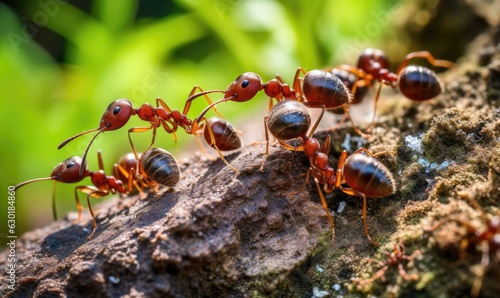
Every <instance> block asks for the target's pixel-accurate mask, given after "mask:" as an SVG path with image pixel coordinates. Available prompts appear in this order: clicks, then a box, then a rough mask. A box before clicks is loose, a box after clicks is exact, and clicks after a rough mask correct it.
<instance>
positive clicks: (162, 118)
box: [57, 87, 241, 174]
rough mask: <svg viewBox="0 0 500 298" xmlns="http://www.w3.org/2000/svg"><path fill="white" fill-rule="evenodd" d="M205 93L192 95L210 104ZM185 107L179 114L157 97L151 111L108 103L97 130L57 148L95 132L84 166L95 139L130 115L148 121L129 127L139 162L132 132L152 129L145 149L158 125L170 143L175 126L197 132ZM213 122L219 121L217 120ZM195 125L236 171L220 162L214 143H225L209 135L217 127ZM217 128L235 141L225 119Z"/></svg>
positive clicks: (123, 103) (146, 107) (122, 101)
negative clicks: (226, 130)
mask: <svg viewBox="0 0 500 298" xmlns="http://www.w3.org/2000/svg"><path fill="white" fill-rule="evenodd" d="M196 88H197V87H195V88H193V90H192V91H191V95H192V94H193V93H194V91H195V90H196ZM209 92H212V91H203V92H199V93H196V95H200V94H201V95H204V96H205V98H206V100H207V101H208V102H209V103H211V101H210V99H209V98H208V97H207V96H206V94H207V93H209ZM189 107H190V106H189V105H186V107H185V109H184V111H183V113H181V112H180V111H178V110H171V109H170V108H169V107H168V105H167V104H166V103H165V102H164V101H163V100H162V99H161V98H159V97H158V98H156V108H154V107H153V106H151V105H150V104H148V103H145V104H143V105H141V106H140V107H139V108H137V109H134V108H133V106H132V103H131V102H130V101H129V100H128V99H124V98H121V99H118V100H115V101H113V102H112V103H111V104H109V105H108V107H107V108H106V111H105V112H104V114H103V116H102V118H101V122H100V125H99V127H98V128H96V129H91V130H88V131H84V132H81V133H79V134H77V135H75V136H72V137H70V138H68V139H66V140H65V141H63V142H62V143H61V144H59V146H58V147H57V148H58V149H61V148H62V147H64V146H65V145H66V144H68V143H69V142H71V141H72V140H74V139H76V138H77V137H80V136H82V135H85V134H87V133H90V132H95V131H97V133H96V134H95V135H94V137H93V138H92V139H91V141H90V143H89V145H88V146H87V148H86V150H85V153H84V155H83V160H82V162H83V163H86V156H87V153H88V151H89V149H90V146H91V145H92V143H93V142H94V140H95V138H96V137H97V136H98V135H99V134H100V133H103V132H106V131H111V130H117V129H120V128H122V127H123V126H124V125H125V124H126V123H127V122H128V121H129V119H130V117H131V116H134V115H137V116H138V117H139V118H140V119H141V120H144V121H148V122H150V124H151V125H150V126H149V127H133V128H130V129H129V130H128V138H129V142H130V145H131V147H132V152H133V153H134V156H135V158H136V160H139V156H138V154H137V151H136V150H135V146H134V144H133V142H132V138H131V135H130V134H131V133H135V132H145V131H148V130H151V129H152V130H153V137H152V140H151V144H150V145H149V147H148V149H149V148H151V147H152V146H153V144H154V142H155V136H156V129H157V128H158V127H160V126H162V127H163V128H164V129H165V131H166V132H167V133H170V134H172V135H173V136H174V140H177V137H176V136H175V132H176V131H177V129H178V128H179V127H181V128H183V129H184V130H185V131H186V133H188V134H197V133H198V125H196V127H193V125H192V123H193V122H192V120H190V119H188V118H187V116H186V114H187V112H188V110H189ZM214 110H215V111H217V109H216V108H215V107H214ZM217 119H219V118H217ZM198 122H203V123H202V125H201V126H200V127H199V129H200V130H201V129H203V128H204V129H205V130H208V135H209V136H210V145H211V146H212V147H213V148H215V149H216V150H217V152H218V153H219V156H220V157H221V159H222V160H223V161H224V162H225V163H226V165H228V167H230V168H231V169H232V170H234V171H235V172H237V170H236V169H235V168H233V167H232V166H230V165H229V163H228V162H227V161H226V160H225V159H224V157H223V155H222V153H221V152H220V150H219V149H218V145H217V144H218V143H219V142H226V140H224V139H220V137H221V136H220V135H218V134H214V133H213V132H212V126H214V125H217V124H216V123H214V121H212V122H210V123H211V125H208V123H209V122H208V120H206V118H204V117H203V118H201V119H200V120H198ZM218 125H219V126H220V125H222V126H225V127H226V128H227V129H232V131H233V132H234V134H232V135H231V137H232V138H235V137H234V135H236V136H237V137H238V138H239V136H238V134H237V132H236V130H235V129H234V127H232V126H231V125H229V124H228V123H227V122H226V121H225V120H222V119H219V123H218ZM224 136H227V135H226V134H225V135H224ZM233 145H234V146H236V143H235V142H234V141H233ZM239 145H240V146H241V143H239ZM234 146H233V147H234ZM202 148H203V147H202ZM238 148H239V147H238ZM234 149H237V148H234ZM137 168H138V167H136V169H137ZM80 171H83V169H80ZM80 174H82V172H80Z"/></svg>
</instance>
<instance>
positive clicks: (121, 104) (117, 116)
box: [99, 98, 135, 130]
mask: <svg viewBox="0 0 500 298" xmlns="http://www.w3.org/2000/svg"><path fill="white" fill-rule="evenodd" d="M134 114H135V111H134V108H133V107H132V103H131V102H130V100H128V99H125V98H120V99H117V100H115V101H113V102H112V103H110V104H109V106H108V107H107V108H106V112H104V114H103V115H102V118H101V123H100V124H99V129H103V128H104V130H115V129H119V128H121V127H123V126H124V125H125V124H126V123H127V122H128V120H129V119H130V116H132V115H134Z"/></svg>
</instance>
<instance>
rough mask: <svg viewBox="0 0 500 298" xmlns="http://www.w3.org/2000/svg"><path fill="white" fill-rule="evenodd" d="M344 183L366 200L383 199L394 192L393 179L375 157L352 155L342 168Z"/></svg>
mask: <svg viewBox="0 0 500 298" xmlns="http://www.w3.org/2000/svg"><path fill="white" fill-rule="evenodd" d="M343 176H344V179H345V183H346V184H347V185H349V186H350V187H351V188H352V189H355V190H356V191H358V192H361V193H363V194H364V195H365V196H366V197H367V198H383V197H387V196H389V195H392V194H393V193H394V192H395V191H396V186H395V182H394V178H393V176H392V174H391V172H390V171H389V169H387V167H386V166H385V165H384V164H382V163H381V162H379V161H378V160H377V159H376V158H375V157H372V156H368V155H365V154H361V153H359V154H352V155H350V156H349V157H348V158H347V160H346V161H345V164H344V167H343Z"/></svg>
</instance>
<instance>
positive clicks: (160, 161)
mask: <svg viewBox="0 0 500 298" xmlns="http://www.w3.org/2000/svg"><path fill="white" fill-rule="evenodd" d="M139 162H140V165H141V167H142V169H143V170H144V173H145V174H146V177H147V178H149V179H151V180H153V181H154V182H157V183H159V184H161V185H165V186H168V187H174V186H175V185H177V183H178V182H179V179H180V174H179V166H178V165H177V162H176V161H175V159H174V157H173V156H172V155H171V154H170V153H168V152H167V151H166V150H164V149H161V148H150V149H148V150H147V151H145V152H144V153H143V154H142V155H141V158H140V160H139Z"/></svg>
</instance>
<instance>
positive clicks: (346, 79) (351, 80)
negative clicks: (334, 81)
mask: <svg viewBox="0 0 500 298" xmlns="http://www.w3.org/2000/svg"><path fill="white" fill-rule="evenodd" d="M332 73H333V75H334V76H336V77H337V78H339V79H340V80H341V81H342V83H343V84H344V85H345V86H346V87H347V89H349V90H351V91H352V89H353V87H354V84H356V82H357V78H356V75H355V74H353V73H352V72H349V71H347V70H344V69H337V68H333V69H332ZM367 91H368V87H367V86H357V87H356V92H355V93H354V94H353V96H352V98H351V103H352V104H357V103H360V102H361V101H362V100H363V97H365V95H366V92H367ZM342 110H343V109H342ZM329 111H330V112H333V111H332V109H330V110H329Z"/></svg>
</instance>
